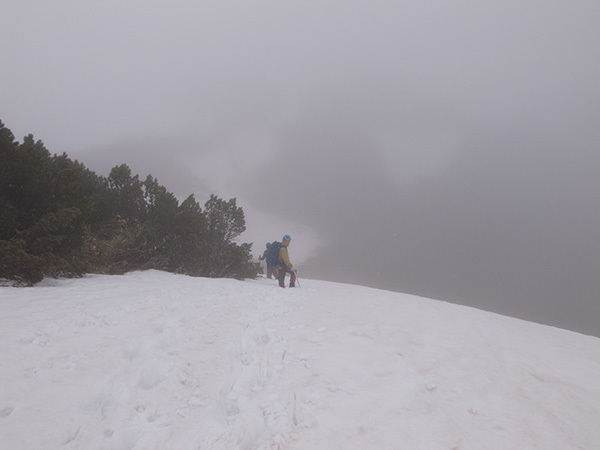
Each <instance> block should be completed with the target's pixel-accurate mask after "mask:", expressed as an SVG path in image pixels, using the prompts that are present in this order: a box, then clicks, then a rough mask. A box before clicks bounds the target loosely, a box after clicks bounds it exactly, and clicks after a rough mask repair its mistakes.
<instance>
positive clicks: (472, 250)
mask: <svg viewBox="0 0 600 450" xmlns="http://www.w3.org/2000/svg"><path fill="white" fill-rule="evenodd" d="M0 48H2V55H3V61H4V62H3V65H2V70H1V71H0V119H1V120H2V121H3V122H4V123H5V125H6V126H7V127H8V128H10V129H11V130H12V131H13V133H14V134H15V136H16V137H17V139H19V140H21V139H22V137H23V136H24V135H26V134H29V133H33V134H34V135H35V137H36V138H38V139H41V140H43V142H44V143H45V145H46V147H47V148H48V149H49V150H50V151H51V152H53V153H62V152H67V153H68V154H69V155H70V156H72V157H73V158H77V159H79V160H80V161H82V162H83V163H84V164H86V165H87V166H88V167H90V168H91V169H93V170H96V171H98V172H99V173H101V174H107V173H108V170H109V169H110V168H111V167H113V166H115V165H117V164H120V163H122V162H126V163H128V164H129V165H130V166H131V167H132V170H134V172H136V173H140V174H141V175H142V176H145V175H146V174H148V173H152V174H153V175H154V176H156V177H158V179H159V182H161V183H162V184H164V185H165V186H167V188H168V189H169V190H172V191H173V192H175V193H176V194H177V195H180V196H182V197H183V196H187V195H188V194H189V193H192V192H193V193H196V196H197V198H198V199H199V200H200V201H202V200H203V199H204V198H206V197H207V196H208V194H209V193H216V194H217V195H220V196H222V197H237V198H238V201H239V204H240V205H241V206H242V207H243V208H244V210H245V211H246V215H247V222H248V232H247V234H246V235H245V236H244V237H245V238H246V239H248V240H250V241H251V242H254V243H255V246H254V251H255V253H256V254H258V253H259V252H260V251H261V250H262V248H263V246H264V242H266V241H270V240H274V239H279V238H280V237H281V235H283V234H291V235H292V237H293V243H292V246H291V247H290V255H291V258H292V261H295V262H296V265H297V266H298V267H299V269H300V276H306V277H315V278H321V279H326V280H335V281H344V282H350V283H357V284H365V285H369V286H375V287H381V288H384V289H391V290H397V291H402V292H409V293H415V294H419V295H424V296H428V297H434V298H438V299H443V300H448V301H454V302H459V303H465V304H468V305H473V306H476V307H478V308H482V309H487V310H491V311H495V312H499V313H502V314H507V315H511V316H516V317H520V318H523V319H526V320H533V321H536V322H541V323H547V324H551V325H556V326H560V327H563V328H569V329H572V330H576V331H581V332H584V333H589V334H594V335H597V336H600V281H599V279H600V276H599V275H600V240H599V236H598V230H600V204H599V203H600V126H599V124H600V83H599V82H598V80H600V60H599V59H598V55H600V4H598V3H597V2H591V1H582V2H576V3H573V2H563V1H554V0H550V1H529V2H522V1H512V0H510V1H495V0H494V1H488V2H478V1H475V0H463V1H456V2H433V1H423V2H404V1H395V2H391V1H384V0H375V1H370V2H366V1H364V2H361V1H333V0H325V1H302V2H276V1H266V0H260V1H257V2H252V3H251V4H250V3H247V2H209V1H199V2H187V1H183V0H178V1H170V2H161V1H143V2H142V1H129V2H117V1H114V0H110V1H105V2H101V3H100V2H98V3H96V2H94V3H91V2H84V3H81V2H76V1H64V0H59V1H56V2H52V3H47V2H41V1H34V0H19V1H16V0H9V1H8V2H4V3H3V13H2V16H1V17H0ZM294 257H296V260H294Z"/></svg>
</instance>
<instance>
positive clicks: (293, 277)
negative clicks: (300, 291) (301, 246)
mask: <svg viewBox="0 0 600 450" xmlns="http://www.w3.org/2000/svg"><path fill="white" fill-rule="evenodd" d="M290 287H296V274H295V273H294V272H291V271H290Z"/></svg>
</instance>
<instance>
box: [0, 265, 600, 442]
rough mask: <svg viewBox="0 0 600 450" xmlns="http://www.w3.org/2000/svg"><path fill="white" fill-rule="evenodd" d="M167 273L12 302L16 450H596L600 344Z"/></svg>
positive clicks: (7, 310)
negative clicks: (42, 449)
mask: <svg viewBox="0 0 600 450" xmlns="http://www.w3.org/2000/svg"><path fill="white" fill-rule="evenodd" d="M300 283H301V288H297V289H285V290H284V289H280V288H278V287H276V284H275V282H274V281H272V280H264V279H261V280H252V281H244V282H240V281H235V280H223V279H203V278H190V277H185V276H178V275H172V274H168V273H163V272H157V271H148V272H136V273H130V274H127V275H124V276H100V275H90V276H86V277H84V278H83V279H77V280H58V281H56V280H48V281H46V282H44V283H43V284H42V285H41V286H38V287H35V288H1V289H0V364H1V368H0V443H2V445H1V447H2V448H7V449H41V448H45V449H46V448H47V449H50V448H52V449H54V448H57V449H60V448H64V449H132V448H134V449H428V450H431V449H517V448H518V449H533V448H543V449H561V450H563V449H570V448H577V449H594V448H598V442H600V431H599V430H598V426H597V425H598V423H600V376H599V375H600V339H598V338H595V337H590V336H585V335H581V334H577V333H574V332H569V331H565V330H561V329H557V328H552V327H547V326H543V325H538V324H534V323H529V322H524V321H521V320H517V319H513V318H509V317H504V316H499V315H496V314H491V313H488V312H483V311H479V310H476V309H473V308H468V307H464V306H458V305H455V304H450V303H445V302H439V301H434V300H429V299H424V298H419V297H414V296H409V295H403V294H398V293H393V292H387V291H381V290H375V289H369V288H363V287H359V286H350V285H343V284H335V283H327V282H320V281H313V280H305V279H300Z"/></svg>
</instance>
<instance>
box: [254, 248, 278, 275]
mask: <svg viewBox="0 0 600 450" xmlns="http://www.w3.org/2000/svg"><path fill="white" fill-rule="evenodd" d="M266 247H267V249H266V250H265V251H264V252H263V254H262V256H259V257H258V260H259V261H263V260H266V261H265V263H266V264H267V278H273V276H275V278H277V269H274V268H273V263H271V262H270V261H269V259H267V255H268V254H269V250H270V249H271V243H270V242H267V244H266Z"/></svg>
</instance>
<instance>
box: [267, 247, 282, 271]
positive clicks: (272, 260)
mask: <svg viewBox="0 0 600 450" xmlns="http://www.w3.org/2000/svg"><path fill="white" fill-rule="evenodd" d="M280 247H281V242H277V241H275V242H272V243H271V246H270V247H269V253H267V264H272V265H275V264H277V260H278V259H279V248H280Z"/></svg>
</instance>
